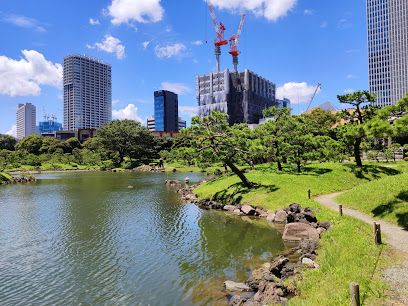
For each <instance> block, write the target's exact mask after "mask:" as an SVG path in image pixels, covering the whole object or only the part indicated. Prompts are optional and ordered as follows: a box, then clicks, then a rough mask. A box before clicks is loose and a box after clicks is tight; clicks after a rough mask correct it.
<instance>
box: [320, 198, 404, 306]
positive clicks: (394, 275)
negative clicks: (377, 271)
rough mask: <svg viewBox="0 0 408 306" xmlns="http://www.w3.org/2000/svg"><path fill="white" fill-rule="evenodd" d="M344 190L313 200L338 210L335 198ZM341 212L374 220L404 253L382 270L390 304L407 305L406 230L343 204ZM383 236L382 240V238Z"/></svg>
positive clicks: (364, 219) (391, 241) (366, 219)
mask: <svg viewBox="0 0 408 306" xmlns="http://www.w3.org/2000/svg"><path fill="white" fill-rule="evenodd" d="M342 193H344V192H336V193H331V194H326V195H321V196H317V197H315V200H316V201H317V202H318V203H320V204H321V205H323V206H326V207H328V208H330V209H332V210H336V211H338V209H339V204H338V203H337V202H336V198H337V197H338V196H339V195H341V194H342ZM343 214H345V215H348V216H351V217H354V218H356V219H359V220H361V221H363V222H365V223H368V224H373V223H374V222H376V223H379V224H380V225H381V232H382V233H383V234H384V235H385V237H384V238H385V241H386V242H387V244H389V245H390V246H391V247H392V248H394V249H395V250H397V251H399V252H402V253H404V259H403V262H402V263H401V264H400V265H398V266H394V267H390V268H387V269H386V270H385V271H383V275H384V278H385V280H386V281H387V282H388V283H389V284H390V295H389V299H390V301H389V302H390V305H395V306H397V305H398V306H399V305H408V282H407V280H406V277H407V275H408V231H406V230H404V229H403V228H401V227H399V226H396V225H393V224H390V223H388V222H385V221H382V220H375V219H373V218H372V217H371V216H368V215H367V214H365V213H362V212H360V211H358V210H355V209H351V208H347V207H344V206H343ZM384 238H383V240H384Z"/></svg>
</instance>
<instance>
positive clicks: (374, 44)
mask: <svg viewBox="0 0 408 306" xmlns="http://www.w3.org/2000/svg"><path fill="white" fill-rule="evenodd" d="M367 34H368V64H369V84H370V91H371V92H372V93H374V94H376V96H377V101H376V102H375V104H374V105H375V106H379V107H383V106H387V105H392V104H395V103H396V102H397V101H398V100H400V99H401V98H403V97H404V96H405V95H406V94H407V93H408V60H407V59H408V1H406V0H367Z"/></svg>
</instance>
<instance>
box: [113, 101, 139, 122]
mask: <svg viewBox="0 0 408 306" xmlns="http://www.w3.org/2000/svg"><path fill="white" fill-rule="evenodd" d="M112 117H113V119H119V120H124V119H130V120H135V121H139V122H141V123H143V122H144V121H145V120H143V119H142V118H141V117H140V115H139V114H138V108H137V106H135V105H134V104H128V105H127V106H126V107H125V108H122V109H118V110H115V109H114V110H112Z"/></svg>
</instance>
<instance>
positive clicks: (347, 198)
mask: <svg viewBox="0 0 408 306" xmlns="http://www.w3.org/2000/svg"><path fill="white" fill-rule="evenodd" d="M337 201H338V202H339V203H341V204H344V205H345V206H347V207H351V208H354V209H357V210H360V211H362V212H365V213H366V214H368V215H371V216H373V217H374V218H379V219H383V220H385V221H388V222H390V223H394V224H396V225H399V226H402V227H404V228H406V229H408V173H403V174H400V175H396V176H392V177H385V178H382V179H380V180H377V181H374V182H369V183H367V184H363V185H360V186H357V187H355V188H353V189H352V190H350V191H348V192H346V193H344V194H342V195H340V196H339V197H338V198H337Z"/></svg>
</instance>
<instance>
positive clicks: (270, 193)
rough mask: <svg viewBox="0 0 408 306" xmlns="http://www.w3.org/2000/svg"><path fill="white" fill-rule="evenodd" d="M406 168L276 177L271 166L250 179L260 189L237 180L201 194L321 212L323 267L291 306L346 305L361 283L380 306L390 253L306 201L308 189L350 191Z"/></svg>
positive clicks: (368, 299) (366, 231) (319, 169)
mask: <svg viewBox="0 0 408 306" xmlns="http://www.w3.org/2000/svg"><path fill="white" fill-rule="evenodd" d="M404 167H405V166H404V165H403V164H389V165H386V166H384V165H367V166H365V167H364V169H363V171H358V170H356V169H355V167H354V166H353V165H339V164H329V163H326V164H318V165H311V166H308V167H307V168H306V169H305V172H304V173H302V174H295V173H281V174H279V173H276V172H272V171H271V170H270V168H269V166H262V167H258V168H257V169H256V170H255V171H252V172H250V173H248V174H247V176H248V178H249V179H250V180H251V181H252V182H254V183H256V184H257V186H256V188H254V189H251V190H248V189H246V188H243V187H242V186H241V184H239V181H238V179H237V178H236V177H234V176H227V177H221V178H219V179H217V180H215V181H212V182H209V183H206V184H203V185H202V186H200V187H199V188H198V189H197V190H196V193H197V194H198V195H199V196H200V197H202V198H205V197H216V198H218V199H219V200H224V201H229V202H236V203H239V202H240V203H244V202H247V203H250V204H253V205H260V206H262V207H265V208H269V209H279V208H282V207H283V206H285V205H287V204H290V203H293V202H297V203H300V204H302V205H304V206H310V207H313V208H315V209H316V215H317V217H318V218H319V220H328V221H330V222H331V223H332V228H331V230H330V231H329V232H327V233H326V234H325V235H324V236H323V239H322V241H321V244H322V247H321V249H320V251H319V257H318V263H319V265H320V268H319V269H317V270H308V271H306V273H305V274H303V275H302V276H301V277H302V278H301V279H299V280H298V284H297V287H298V289H299V294H298V296H297V297H295V298H294V299H292V300H291V301H290V304H291V305H347V304H348V303H349V283H350V282H358V283H359V284H360V290H361V296H362V298H363V301H364V303H366V304H375V303H379V302H381V300H382V299H383V298H384V295H385V291H386V284H385V283H384V281H383V280H382V279H381V276H380V274H379V273H378V268H379V267H381V266H385V265H386V263H387V256H386V255H385V253H387V252H386V250H383V246H375V245H374V244H373V242H372V230H371V228H370V226H369V225H366V224H364V223H362V222H360V221H358V220H354V219H352V218H349V217H342V218H340V217H339V216H338V215H337V214H336V213H335V212H332V211H330V210H328V209H326V208H324V207H322V206H320V205H319V204H318V203H317V202H315V201H313V200H308V199H307V190H308V189H311V191H312V195H319V194H326V193H331V192H335V191H341V190H347V189H351V188H353V187H355V186H357V185H361V184H365V183H366V182H370V181H376V180H378V179H381V178H386V177H392V176H393V175H397V174H399V173H400V172H402V171H404V170H405V169H404Z"/></svg>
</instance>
